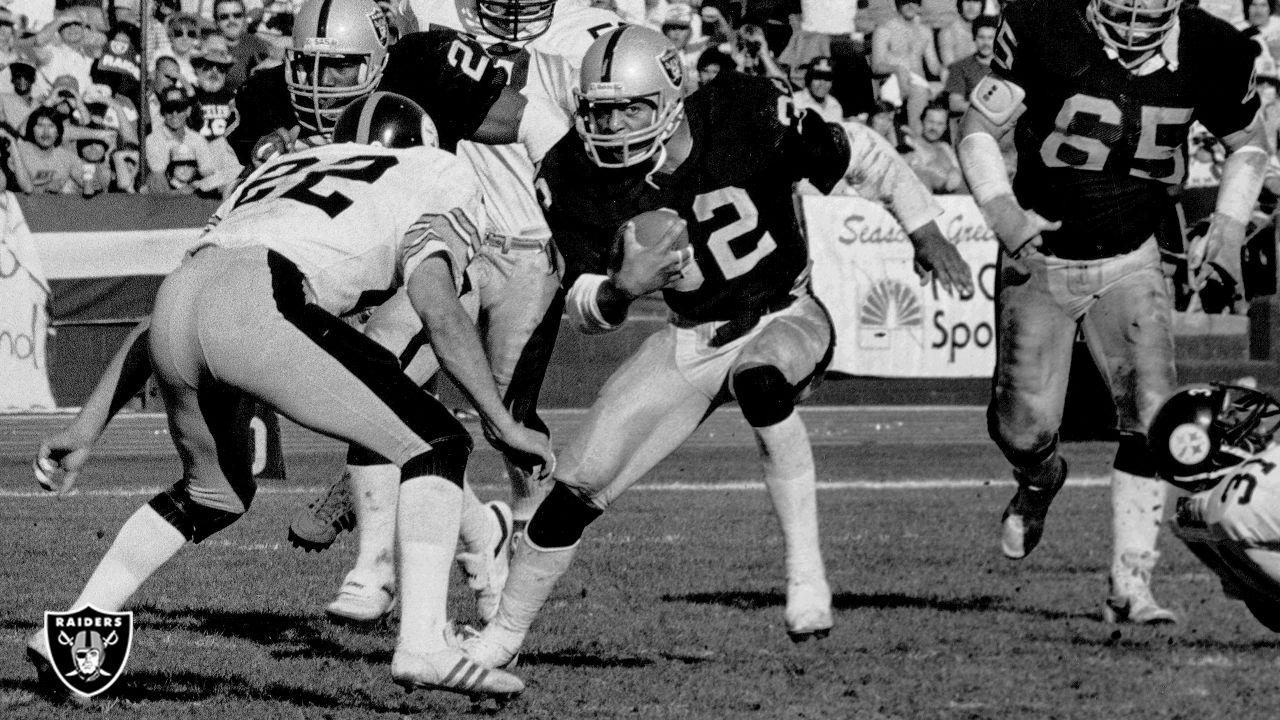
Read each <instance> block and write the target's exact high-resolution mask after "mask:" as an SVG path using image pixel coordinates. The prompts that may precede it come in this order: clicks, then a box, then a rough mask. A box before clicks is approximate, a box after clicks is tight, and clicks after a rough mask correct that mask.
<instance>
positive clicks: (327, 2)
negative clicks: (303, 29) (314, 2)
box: [316, 0, 333, 38]
mask: <svg viewBox="0 0 1280 720" xmlns="http://www.w3.org/2000/svg"><path fill="white" fill-rule="evenodd" d="M332 8H333V0H322V1H321V3H320V15H319V16H318V17H317V18H316V37H322V38H327V37H329V10H331V9H332Z"/></svg>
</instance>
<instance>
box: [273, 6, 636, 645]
mask: <svg viewBox="0 0 1280 720" xmlns="http://www.w3.org/2000/svg"><path fill="white" fill-rule="evenodd" d="M499 6H509V7H505V8H502V7H499ZM517 6H522V0H483V1H482V2H480V3H479V4H476V3H475V2H474V1H468V0H439V1H436V2H415V3H413V4H412V5H411V6H410V7H411V9H412V11H413V14H414V15H415V16H416V17H419V18H427V19H430V20H431V22H432V23H435V24H437V25H439V26H441V27H442V28H450V29H451V30H461V31H466V32H469V33H475V35H474V38H475V41H476V42H478V43H479V44H480V46H482V47H483V48H484V52H476V53H475V54H472V53H473V51H474V50H475V48H474V46H473V45H470V44H468V45H458V46H456V47H457V49H456V50H454V49H453V47H451V49H450V56H449V57H448V58H437V59H435V60H434V62H436V63H437V64H443V63H445V62H446V61H452V62H455V63H456V64H458V65H459V66H460V67H462V68H465V69H467V71H468V72H469V73H472V74H474V75H478V76H482V77H483V76H486V75H487V74H490V73H494V72H495V68H496V69H498V73H497V75H498V76H499V77H505V78H506V80H507V85H506V88H505V89H504V91H505V92H516V93H518V94H519V95H520V96H522V97H526V98H538V99H540V100H542V101H543V102H546V103H550V104H552V105H554V106H557V107H558V108H559V112H556V113H546V112H541V111H528V112H525V113H524V114H523V117H522V120H521V124H522V125H525V126H528V125H531V124H539V125H540V126H541V127H542V131H541V135H543V136H548V137H552V138H559V137H560V136H561V135H562V134H563V133H564V132H566V131H567V130H568V118H569V116H570V114H571V113H572V111H573V107H574V102H575V100H574V98H573V81H574V79H575V78H576V77H577V71H578V66H579V64H580V63H581V59H582V55H583V53H585V52H586V49H587V47H588V46H590V44H591V43H592V41H594V40H595V38H596V37H598V36H599V35H600V34H602V33H604V32H607V31H608V30H610V29H613V28H615V27H617V26H618V25H619V24H620V22H621V21H620V20H619V19H618V17H617V16H616V15H614V14H613V13H610V12H608V11H605V10H600V9H596V8H591V7H578V6H569V7H565V8H561V11H559V12H556V13H555V14H554V16H552V15H551V11H552V9H553V8H552V5H551V4H550V3H546V2H540V3H537V7H536V8H534V10H536V12H533V11H530V12H525V11H523V10H521V7H517ZM499 10H502V12H501V13H499V12H498V11H499ZM499 15H500V16H501V17H500V18H499V17H498V16H499ZM508 18H509V20H508ZM440 32H444V31H443V30H441V31H440ZM409 41H410V42H412V41H413V40H412V36H410V40H409ZM394 52H396V51H395V50H394V49H393V53H394ZM430 61H431V60H429V59H426V58H424V62H430ZM388 83H394V85H395V87H400V83H399V81H396V80H395V78H394V77H390V78H384V80H383V86H384V87H386V86H388ZM450 90H452V88H450ZM476 114H477V115H478V114H479V113H476ZM495 114H498V113H496V112H495ZM489 127H490V128H492V127H493V123H490V125H489ZM525 131H526V135H527V134H528V132H529V128H528V127H526V128H525ZM478 134H479V135H480V136H481V137H484V138H485V139H486V140H488V141H490V142H485V143H480V142H470V141H465V140H464V141H461V142H459V143H458V154H459V155H460V156H461V157H463V158H466V159H467V160H469V161H470V162H471V164H472V166H473V167H474V168H475V169H476V172H477V175H478V176H479V178H480V184H481V187H482V189H483V193H484V200H485V209H486V211H487V214H488V217H489V221H488V225H489V232H488V233H486V235H485V236H484V237H483V238H482V245H481V250H480V255H479V257H477V259H476V262H475V263H473V264H472V266H471V267H470V268H469V270H468V279H469V281H470V284H471V287H472V288H473V289H474V293H473V294H471V295H469V296H468V298H467V299H468V301H469V302H472V303H475V304H476V307H475V312H476V313H477V321H478V322H477V324H478V326H479V327H480V328H482V337H483V339H484V341H485V350H486V355H487V357H488V358H489V363H490V366H491V367H492V369H493V373H494V377H495V379H496V380H497V383H498V389H499V391H500V392H502V393H503V401H504V402H505V404H506V406H507V407H508V408H509V409H511V411H512V413H513V415H514V416H515V417H516V419H517V420H519V421H520V422H522V423H524V424H525V425H526V426H527V427H530V428H537V429H540V430H541V431H544V432H545V431H546V425H545V424H544V423H543V421H542V420H541V418H539V417H538V414H537V411H536V408H537V399H538V393H539V392H540V390H541V387H542V381H543V378H544V376H545V374H546V368H547V364H548V363H549V362H550V359H551V351H552V348H553V346H554V344H555V338H556V334H557V332H558V331H559V328H560V317H561V315H562V314H563V310H564V301H563V294H562V293H561V292H560V284H561V283H560V280H561V275H560V263H559V262H558V260H557V253H556V250H555V246H554V243H553V242H552V238H551V231H550V229H548V227H547V223H546V221H545V220H544V219H543V216H542V210H541V207H540V205H539V202H538V198H537V193H536V192H535V190H534V172H535V169H534V167H535V163H536V161H538V160H540V159H541V156H542V154H543V153H545V150H546V146H543V147H542V148H541V149H539V148H537V147H529V143H524V142H520V143H510V144H492V141H494V140H496V139H498V134H497V132H496V130H492V129H490V130H486V129H485V128H483V127H482V128H481V130H480V132H479V133H478ZM464 137H466V135H464ZM365 327H366V330H365V331H366V333H367V334H369V336H370V337H372V338H374V339H375V340H377V341H378V342H379V343H381V344H382V345H384V346H385V347H387V348H389V349H391V350H392V351H393V352H396V353H397V354H399V355H401V356H402V358H404V361H405V363H406V365H407V367H408V371H409V374H410V376H411V377H415V378H421V379H423V380H425V379H426V378H428V377H430V375H431V374H432V373H433V372H434V370H435V368H436V365H435V363H434V359H433V358H432V356H431V352H430V348H429V347H428V346H427V345H425V343H424V342H423V341H422V338H421V336H420V330H421V325H420V323H418V322H417V318H416V316H415V315H414V313H413V310H412V308H411V307H410V306H409V303H408V299H407V298H406V297H405V296H404V295H403V293H401V294H399V295H397V296H396V297H394V298H392V299H390V300H388V301H387V302H386V303H384V304H383V305H382V306H381V307H380V308H378V309H377V310H376V311H375V312H374V314H373V316H372V317H371V318H370V319H369V321H368V323H367V324H366V326H365ZM507 475H508V477H509V479H510V483H511V496H512V508H511V510H512V512H513V514H514V517H508V516H507V515H506V514H505V513H506V506H505V504H501V503H492V504H490V509H489V510H485V509H484V508H483V507H482V506H480V505H479V503H478V502H477V503H468V505H467V507H468V511H467V512H465V513H464V516H463V517H464V520H463V532H462V540H463V552H462V553H460V555H459V564H460V567H461V568H462V570H463V572H464V574H465V575H466V577H467V581H468V584H469V585H471V587H472V588H473V589H474V590H475V592H476V597H477V604H478V611H479V614H480V616H481V618H482V619H485V620H488V619H489V618H491V617H492V616H493V613H494V612H496V611H497V606H498V592H499V590H500V589H501V585H502V581H503V578H504V577H505V572H506V566H505V561H506V552H507V546H506V545H505V544H503V543H502V542H501V538H502V537H503V533H502V531H501V529H508V530H510V531H511V532H508V533H506V535H507V536H508V537H509V536H510V535H511V533H512V532H514V533H515V534H519V533H520V532H522V530H523V527H524V525H525V524H526V523H527V522H528V520H529V518H530V517H531V516H532V515H533V511H534V509H535V508H536V507H537V506H538V502H539V501H541V499H542V497H543V496H544V495H545V493H546V490H547V489H548V488H547V487H546V486H545V485H542V484H538V483H534V482H533V481H532V477H533V476H534V473H533V472H532V470H531V469H530V468H519V467H516V466H513V465H510V464H508V467H507ZM395 482H396V479H395V477H394V475H386V476H382V477H378V476H375V475H373V474H372V473H371V472H370V471H369V470H368V469H366V468H364V467H361V466H359V465H356V464H354V463H353V464H349V465H348V467H347V468H346V472H345V473H344V474H343V475H342V477H341V478H339V480H338V485H337V486H335V487H333V488H331V489H329V490H328V491H327V492H326V493H325V494H324V495H323V496H322V497H321V498H318V499H317V500H316V501H315V502H313V503H311V504H310V505H309V506H308V509H307V510H305V511H303V512H301V513H299V514H298V516H297V517H296V518H295V520H294V522H293V523H292V524H291V531H292V532H291V534H292V535H293V536H294V537H299V538H306V539H307V542H308V544H309V546H311V547H320V546H321V545H322V544H327V543H324V542H323V540H326V539H328V538H331V537H333V536H334V535H336V533H337V531H338V530H340V529H342V528H344V527H345V526H347V525H349V524H350V522H349V521H347V520H346V518H347V517H349V516H348V515H345V514H341V513H339V514H337V515H336V517H337V518H339V520H338V521H337V522H336V523H335V522H334V521H333V518H334V517H335V513H338V512H339V511H338V509H339V508H341V507H343V506H344V505H350V506H352V507H353V508H354V510H355V513H354V515H355V517H357V518H358V523H357V524H358V527H357V538H358V545H359V549H358V551H357V554H356V562H355V565H354V567H352V568H351V570H350V571H349V572H348V573H347V575H346V577H345V578H344V580H343V583H342V586H341V587H340V588H339V591H338V595H337V597H336V598H335V599H334V601H333V602H332V603H330V604H329V606H328V608H327V612H328V613H329V614H330V616H332V617H334V618H335V619H339V620H344V619H345V620H370V619H374V618H377V617H380V616H381V615H383V614H385V613H386V612H387V611H388V610H390V607H391V603H392V601H393V597H392V588H391V586H390V583H389V581H390V580H391V579H392V577H393V576H394V572H393V568H392V566H391V563H390V559H391V558H393V557H394V553H393V552H392V540H393V538H392V536H391V535H390V533H389V532H388V531H387V530H388V529H389V528H390V527H392V526H393V525H392V523H391V522H390V521H391V519H392V518H393V517H394V507H395V506H394V502H392V500H393V499H394V496H395ZM344 484H349V486H350V491H348V490H346V489H345V488H344V487H342V486H343V485H344ZM348 499H349V500H348ZM344 501H346V502H344ZM494 513H497V517H498V518H500V526H501V529H500V530H499V532H498V533H497V534H496V535H495V532H494V529H493V520H494ZM512 521H514V522H512ZM508 526H511V527H508ZM494 537H498V538H499V542H497V543H496V544H495V543H494V542H493V541H492V538H494Z"/></svg>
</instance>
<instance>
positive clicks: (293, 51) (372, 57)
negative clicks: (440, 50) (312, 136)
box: [284, 0, 390, 135]
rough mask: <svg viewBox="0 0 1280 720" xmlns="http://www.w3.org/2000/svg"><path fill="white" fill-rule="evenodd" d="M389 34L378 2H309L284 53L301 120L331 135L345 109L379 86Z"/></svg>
mask: <svg viewBox="0 0 1280 720" xmlns="http://www.w3.org/2000/svg"><path fill="white" fill-rule="evenodd" d="M389 38H390V31H389V29H388V26H387V17H386V15H385V14H384V13H383V11H382V8H380V7H378V4H377V3H376V2H374V0H307V2H306V4H304V5H303V6H302V8H301V9H300V10H298V13H297V15H296V16H295V17H294V24H293V45H292V47H290V48H289V49H287V50H286V51H285V66H284V71H285V81H286V83H287V84H288V86H289V95H290V99H291V101H292V103H293V109H294V111H295V112H296V113H297V115H298V122H299V123H300V124H301V125H302V126H303V127H304V128H307V129H308V130H311V131H312V132H318V133H321V134H324V135H328V134H329V133H331V132H332V131H333V125H334V123H335V122H337V119H338V116H339V115H341V114H342V109H343V108H344V107H346V106H347V104H348V103H350V102H351V101H352V100H355V99H356V98H358V97H362V96H364V95H368V94H369V93H371V92H373V90H374V88H376V87H378V81H379V80H381V79H382V71H383V69H384V68H385V67H386V65H387V47H388V43H389Z"/></svg>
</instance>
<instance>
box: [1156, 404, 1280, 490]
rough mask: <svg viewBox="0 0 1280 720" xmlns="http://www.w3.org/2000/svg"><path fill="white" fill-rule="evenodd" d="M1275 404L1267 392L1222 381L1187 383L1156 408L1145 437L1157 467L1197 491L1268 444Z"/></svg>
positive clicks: (1279, 414) (1276, 416)
mask: <svg viewBox="0 0 1280 720" xmlns="http://www.w3.org/2000/svg"><path fill="white" fill-rule="evenodd" d="M1278 425H1280V404H1277V403H1276V401H1275V400H1274V399H1272V398H1271V396H1270V395H1267V394H1266V393H1263V392H1259V391H1257V390H1253V389H1250V388H1245V387H1239V386H1236V385H1225V384H1222V383H1208V384H1201V385H1188V386H1186V387H1183V388H1181V389H1179V390H1178V391H1177V392H1175V393H1174V394H1173V395H1172V396H1170V398H1169V399H1168V400H1166V401H1165V402H1164V405H1161V406H1160V409H1159V410H1157V411H1156V416H1155V418H1154V419H1153V420H1152V421H1151V427H1150V428H1149V429H1148V431H1147V442H1148V444H1149V445H1150V448H1151V456H1152V459H1153V460H1154V461H1155V465H1156V471H1157V472H1158V473H1159V474H1160V477H1162V478H1164V479H1165V480H1166V481H1168V482H1169V483H1170V484H1172V485H1176V486H1177V487H1180V488H1182V489H1184V490H1190V491H1192V492H1197V491H1200V490H1204V489H1205V488H1208V487H1212V486H1213V485H1215V484H1217V483H1218V481H1219V480H1221V479H1222V478H1223V477H1224V476H1226V475H1228V474H1230V473H1231V472H1232V471H1233V469H1234V468H1235V466H1237V465H1239V464H1241V463H1242V462H1244V461H1245V460H1248V459H1249V458H1250V457H1252V456H1254V455H1256V454H1257V453H1260V452H1262V451H1263V450H1265V449H1267V447H1269V446H1270V445H1271V438H1272V436H1273V435H1274V434H1275V432H1276V429H1277V426H1278Z"/></svg>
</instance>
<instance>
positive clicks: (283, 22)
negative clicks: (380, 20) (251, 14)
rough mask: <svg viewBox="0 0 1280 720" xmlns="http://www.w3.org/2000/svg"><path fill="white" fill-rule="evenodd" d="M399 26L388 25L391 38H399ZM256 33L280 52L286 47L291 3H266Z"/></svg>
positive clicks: (290, 35)
mask: <svg viewBox="0 0 1280 720" xmlns="http://www.w3.org/2000/svg"><path fill="white" fill-rule="evenodd" d="M385 10H386V8H384V11H385ZM399 26H400V23H392V24H390V25H389V27H388V30H389V31H390V32H391V36H392V38H393V39H399V38H398V36H399V35H401V34H402V33H403V30H401V29H400V27H399ZM257 35H258V36H259V37H261V38H262V39H263V40H266V41H267V42H269V43H271V45H272V46H274V47H275V48H276V49H277V51H278V52H280V53H283V52H284V51H285V50H286V49H288V47H289V44H290V42H291V40H292V38H293V5H292V4H291V3H289V2H287V0H275V1H274V2H269V3H267V5H266V6H265V7H264V8H263V11H262V22H260V23H258V30H257Z"/></svg>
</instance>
